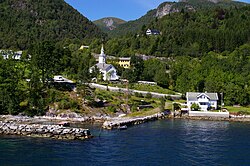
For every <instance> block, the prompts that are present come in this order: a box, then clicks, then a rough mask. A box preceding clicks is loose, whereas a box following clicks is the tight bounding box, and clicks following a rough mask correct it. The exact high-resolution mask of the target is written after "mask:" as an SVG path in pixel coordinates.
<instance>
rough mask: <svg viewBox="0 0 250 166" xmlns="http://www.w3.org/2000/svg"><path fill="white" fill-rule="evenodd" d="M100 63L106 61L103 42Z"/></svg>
mask: <svg viewBox="0 0 250 166" xmlns="http://www.w3.org/2000/svg"><path fill="white" fill-rule="evenodd" d="M99 63H106V55H105V53H104V47H103V44H102V49H101V54H100V55H99Z"/></svg>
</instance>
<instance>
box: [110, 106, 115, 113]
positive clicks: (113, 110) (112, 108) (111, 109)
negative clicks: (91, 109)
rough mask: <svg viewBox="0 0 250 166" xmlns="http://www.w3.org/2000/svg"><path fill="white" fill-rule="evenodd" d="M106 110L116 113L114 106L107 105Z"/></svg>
mask: <svg viewBox="0 0 250 166" xmlns="http://www.w3.org/2000/svg"><path fill="white" fill-rule="evenodd" d="M108 111H109V112H113V113H116V112H117V111H116V108H115V107H114V106H108Z"/></svg>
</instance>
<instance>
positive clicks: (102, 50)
mask: <svg viewBox="0 0 250 166" xmlns="http://www.w3.org/2000/svg"><path fill="white" fill-rule="evenodd" d="M101 55H105V54H104V48H103V44H102V49H101Z"/></svg>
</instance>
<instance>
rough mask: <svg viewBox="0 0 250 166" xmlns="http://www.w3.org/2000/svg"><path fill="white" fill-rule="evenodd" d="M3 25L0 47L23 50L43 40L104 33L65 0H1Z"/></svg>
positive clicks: (0, 11) (68, 38)
mask: <svg viewBox="0 0 250 166" xmlns="http://www.w3.org/2000/svg"><path fill="white" fill-rule="evenodd" d="M0 25H1V26H0V48H6V49H7V48H12V49H21V50H23V49H27V48H28V47H29V46H30V45H31V44H32V43H34V42H40V41H44V40H50V41H55V42H58V41H60V42H63V41H64V40H65V41H71V42H72V41H78V42H80V41H79V40H85V39H86V40H87V39H90V38H93V37H100V36H101V35H102V33H101V31H100V30H99V29H98V28H97V27H96V26H95V25H94V24H93V23H92V22H90V21H89V20H88V19H87V18H85V17H84V16H82V15H81V14H80V13H79V12H77V11H76V10H75V9H73V8H72V7H71V6H69V5H68V4H67V3H66V2H65V1H64V0H1V1H0ZM69 43H70V42H69Z"/></svg>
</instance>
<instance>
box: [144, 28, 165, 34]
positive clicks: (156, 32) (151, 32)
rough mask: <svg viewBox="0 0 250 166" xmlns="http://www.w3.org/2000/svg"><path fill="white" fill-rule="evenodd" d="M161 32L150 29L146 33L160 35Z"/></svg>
mask: <svg viewBox="0 0 250 166" xmlns="http://www.w3.org/2000/svg"><path fill="white" fill-rule="evenodd" d="M160 34H161V32H160V31H158V30H157V29H148V30H147V31H146V35H160Z"/></svg>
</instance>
